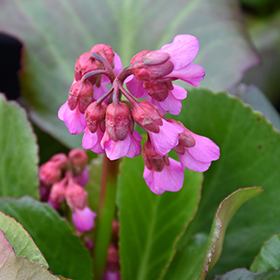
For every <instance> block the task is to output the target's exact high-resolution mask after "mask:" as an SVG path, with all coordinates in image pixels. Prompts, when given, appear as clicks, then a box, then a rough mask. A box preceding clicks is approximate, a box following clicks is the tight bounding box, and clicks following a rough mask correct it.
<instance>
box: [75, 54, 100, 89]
mask: <svg viewBox="0 0 280 280" xmlns="http://www.w3.org/2000/svg"><path fill="white" fill-rule="evenodd" d="M100 68H101V64H100V62H99V61H97V60H96V59H95V58H94V57H93V56H92V54H91V52H85V53H83V54H82V55H81V56H80V57H79V58H78V59H77V61H76V65H75V80H76V81H79V80H81V79H82V77H83V76H84V75H85V74H86V73H88V72H91V71H96V70H98V69H100ZM95 78H96V77H95ZM91 82H92V83H93V84H94V83H95V80H91Z"/></svg>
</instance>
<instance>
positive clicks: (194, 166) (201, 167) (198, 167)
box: [178, 149, 211, 172]
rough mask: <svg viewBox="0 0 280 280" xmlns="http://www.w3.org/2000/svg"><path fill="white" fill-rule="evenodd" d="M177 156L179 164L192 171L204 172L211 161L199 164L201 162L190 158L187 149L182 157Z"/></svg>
mask: <svg viewBox="0 0 280 280" xmlns="http://www.w3.org/2000/svg"><path fill="white" fill-rule="evenodd" d="M178 156H179V159H180V162H181V164H182V165H183V166H185V167H187V168H188V169H190V170H193V171H197V172H204V171H206V170H207V169H208V168H209V167H210V165H211V161H210V162H201V161H198V160H196V159H195V158H194V157H192V156H191V155H190V154H189V152H188V149H186V150H185V153H184V154H183V155H180V154H178Z"/></svg>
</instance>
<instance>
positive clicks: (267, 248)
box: [250, 234, 280, 272]
mask: <svg viewBox="0 0 280 280" xmlns="http://www.w3.org/2000/svg"><path fill="white" fill-rule="evenodd" d="M273 269H280V234H277V235H274V236H273V237H272V238H271V239H269V240H268V241H267V242H265V243H264V244H263V246H262V248H261V251H260V253H259V254H258V255H257V257H256V258H255V260H254V262H253V263H252V265H251V267H250V271H253V272H257V271H262V272H265V271H270V270H273Z"/></svg>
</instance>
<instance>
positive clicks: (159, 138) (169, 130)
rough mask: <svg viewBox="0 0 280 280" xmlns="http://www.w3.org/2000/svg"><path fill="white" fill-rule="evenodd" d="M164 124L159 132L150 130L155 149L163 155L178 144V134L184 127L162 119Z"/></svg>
mask: <svg viewBox="0 0 280 280" xmlns="http://www.w3.org/2000/svg"><path fill="white" fill-rule="evenodd" d="M162 122H163V125H162V126H160V132H159V133H153V132H149V131H148V134H149V136H150V139H151V142H152V145H153V148H154V150H155V151H156V152H157V153H159V154H160V155H161V156H164V155H165V154H167V153H168V152H169V151H170V150H171V149H172V148H174V147H175V146H177V145H178V135H179V133H182V132H183V131H184V129H183V128H182V127H180V126H178V125H176V124H173V123H170V122H167V121H166V120H164V119H163V120H162Z"/></svg>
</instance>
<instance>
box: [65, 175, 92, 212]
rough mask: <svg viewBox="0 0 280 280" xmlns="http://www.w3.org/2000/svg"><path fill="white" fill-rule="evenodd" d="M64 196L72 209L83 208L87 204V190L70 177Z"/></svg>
mask: <svg viewBox="0 0 280 280" xmlns="http://www.w3.org/2000/svg"><path fill="white" fill-rule="evenodd" d="M65 198H66V202H67V204H68V205H69V207H70V208H71V209H72V210H74V209H76V208H78V209H84V208H85V207H86V206H87V192H86V191H85V190H84V189H83V188H82V187H81V186H80V185H78V184H76V183H75V182H74V181H73V180H72V179H70V180H69V182H68V185H67V188H66V192H65Z"/></svg>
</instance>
